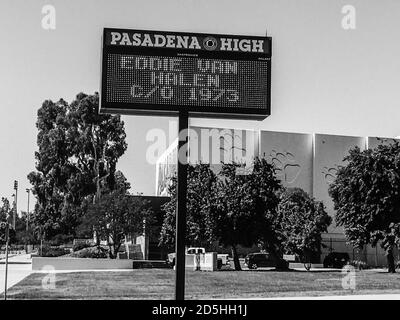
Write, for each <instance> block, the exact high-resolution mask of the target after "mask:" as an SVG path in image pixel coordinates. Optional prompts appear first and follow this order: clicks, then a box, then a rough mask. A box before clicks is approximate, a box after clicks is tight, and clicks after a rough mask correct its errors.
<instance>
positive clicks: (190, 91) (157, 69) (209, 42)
mask: <svg viewBox="0 0 400 320" xmlns="http://www.w3.org/2000/svg"><path fill="white" fill-rule="evenodd" d="M270 77H271V38H269V37H254V36H235V35H215V34H212V35H210V34H197V33H176V32H164V31H163V32H162V31H144V30H121V29H104V34H103V57H102V85H101V87H102V88H101V106H100V112H103V113H120V114H134V115H135V114H137V115H140V114H148V115H166V116H174V115H177V113H178V112H179V110H187V111H188V112H189V115H190V116H195V117H196V116H197V117H224V118H250V119H251V118H252V119H254V118H255V119H264V118H265V117H267V116H268V115H269V114H270V87H271V79H270Z"/></svg>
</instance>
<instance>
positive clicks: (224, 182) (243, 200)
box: [215, 158, 282, 270]
mask: <svg viewBox="0 0 400 320" xmlns="http://www.w3.org/2000/svg"><path fill="white" fill-rule="evenodd" d="M240 166H241V165H239V164H236V163H233V164H223V166H222V170H221V173H220V176H221V179H219V181H218V187H217V188H218V192H217V198H216V205H217V210H216V217H215V228H216V231H215V233H216V236H217V238H218V239H219V241H220V243H222V244H224V245H226V246H231V248H232V257H233V260H234V265H235V270H241V267H240V263H239V257H238V255H237V250H236V247H237V245H239V244H240V245H244V246H251V245H253V244H256V243H259V242H260V241H263V243H264V245H265V246H266V247H268V248H269V249H271V251H272V254H276V249H275V248H276V246H277V245H278V243H277V242H278V237H277V235H276V233H275V230H274V229H275V227H274V226H275V220H276V215H277V212H276V209H277V206H278V202H279V199H278V196H277V192H278V191H279V190H281V188H282V186H281V184H280V182H279V180H278V179H277V178H276V176H275V171H274V167H273V165H271V164H269V163H268V162H267V161H266V160H265V159H259V158H256V159H255V160H254V163H253V170H252V172H251V173H249V174H238V173H237V172H238V171H237V169H238V168H239V167H240Z"/></svg>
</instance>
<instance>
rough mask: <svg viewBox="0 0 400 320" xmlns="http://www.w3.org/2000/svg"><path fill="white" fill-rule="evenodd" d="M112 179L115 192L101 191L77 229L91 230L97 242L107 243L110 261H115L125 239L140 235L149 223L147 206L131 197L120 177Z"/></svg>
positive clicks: (149, 212) (121, 176)
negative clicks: (97, 239) (96, 237)
mask: <svg viewBox="0 0 400 320" xmlns="http://www.w3.org/2000/svg"><path fill="white" fill-rule="evenodd" d="M116 176H117V177H118V178H117V182H116V187H115V189H113V190H108V191H104V193H103V194H101V197H100V198H99V199H98V200H97V201H96V202H94V203H90V204H89V205H88V211H87V213H86V214H85V215H84V216H83V218H82V225H81V226H82V227H83V228H88V229H89V230H92V228H94V230H95V231H96V234H97V236H98V238H101V239H104V240H106V241H107V245H108V247H109V249H110V250H109V254H110V258H112V259H115V258H116V257H117V253H118V250H119V248H120V247H121V245H122V243H123V242H124V240H125V236H128V235H132V234H143V232H144V229H145V227H146V228H147V225H151V223H152V210H151V208H150V206H149V202H148V201H145V200H143V199H140V198H138V197H132V196H131V195H130V194H129V193H128V192H127V190H128V188H129V184H128V183H127V182H126V179H125V178H124V177H123V175H122V174H121V173H118V172H117V174H116Z"/></svg>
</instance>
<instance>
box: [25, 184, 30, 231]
mask: <svg viewBox="0 0 400 320" xmlns="http://www.w3.org/2000/svg"><path fill="white" fill-rule="evenodd" d="M26 192H27V193H28V211H26V231H28V224H29V218H30V212H29V198H30V194H31V189H29V188H26Z"/></svg>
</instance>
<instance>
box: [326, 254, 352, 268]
mask: <svg viewBox="0 0 400 320" xmlns="http://www.w3.org/2000/svg"><path fill="white" fill-rule="evenodd" d="M349 261H350V257H349V254H348V253H347V252H331V253H329V254H328V255H327V256H326V257H325V259H324V262H323V263H324V268H338V269H342V268H343V267H344V266H345V265H346V264H347V263H348V262H349Z"/></svg>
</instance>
